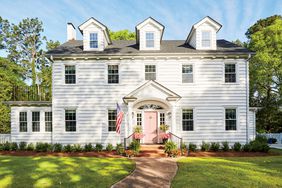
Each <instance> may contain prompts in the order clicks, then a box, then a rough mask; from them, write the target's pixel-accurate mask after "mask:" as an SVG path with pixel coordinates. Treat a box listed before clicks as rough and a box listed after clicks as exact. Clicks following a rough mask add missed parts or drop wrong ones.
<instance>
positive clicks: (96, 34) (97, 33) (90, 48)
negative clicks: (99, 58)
mask: <svg viewBox="0 0 282 188" xmlns="http://www.w3.org/2000/svg"><path fill="white" fill-rule="evenodd" d="M91 34H96V35H97V41H95V40H91ZM92 41H94V42H97V47H91V42H92ZM98 48H99V34H98V32H89V49H98Z"/></svg>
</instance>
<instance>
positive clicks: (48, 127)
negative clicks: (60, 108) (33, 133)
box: [45, 112, 52, 132]
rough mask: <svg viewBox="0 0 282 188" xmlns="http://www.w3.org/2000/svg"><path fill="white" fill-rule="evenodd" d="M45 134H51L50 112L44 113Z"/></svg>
mask: <svg viewBox="0 0 282 188" xmlns="http://www.w3.org/2000/svg"><path fill="white" fill-rule="evenodd" d="M45 132H52V112H45Z"/></svg>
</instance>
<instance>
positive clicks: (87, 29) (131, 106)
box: [10, 17, 255, 145]
mask: <svg viewBox="0 0 282 188" xmlns="http://www.w3.org/2000/svg"><path fill="white" fill-rule="evenodd" d="M221 27H222V26H221V24H219V23H218V22H217V21H215V20H213V19H212V18H210V17H205V18H204V19H202V20H201V21H199V22H198V23H196V24H195V25H193V26H192V28H191V30H190V32H189V33H187V38H186V39H184V40H163V34H164V32H165V27H164V26H163V25H162V24H161V23H159V22H158V21H156V20H155V19H153V18H151V17H149V18H148V19H146V20H144V21H143V22H141V23H139V24H138V25H137V26H136V28H135V30H136V41H135V40H131V41H127V40H120V41H112V40H111V39H110V37H109V32H108V28H107V27H106V26H105V25H104V24H102V23H101V22H99V21H97V20H96V19H94V18H90V19H89V20H87V21H86V22H84V23H83V24H81V25H80V26H79V27H78V29H79V31H80V33H81V34H82V36H83V37H82V38H83V40H76V28H75V27H74V26H73V25H72V24H71V23H68V25H67V39H68V41H67V42H66V43H64V44H62V45H61V46H59V47H58V48H56V49H54V50H51V51H49V53H48V54H49V55H50V60H52V61H53V74H52V79H53V91H52V92H53V96H52V102H28V101H20V102H17V101H11V102H10V104H11V106H12V107H11V109H12V110H11V122H12V123H11V140H12V142H21V141H25V142H52V143H63V144H68V143H80V144H85V143H102V144H107V143H112V144H115V143H121V142H123V139H124V138H126V137H128V136H130V135H131V134H132V132H133V127H134V126H136V125H141V126H142V128H143V132H144V134H145V136H144V138H143V139H142V141H141V142H142V143H145V144H147V143H158V142H160V141H161V140H160V136H159V133H160V130H159V126H160V124H167V125H169V126H170V132H171V133H173V134H175V135H177V136H178V137H181V138H182V139H183V141H184V142H185V143H195V144H198V145H199V144H201V143H202V141H206V142H222V141H228V142H229V143H230V144H232V143H234V142H240V143H246V142H248V141H250V140H252V139H254V137H255V112H254V110H252V109H251V108H250V107H249V69H248V59H249V58H250V56H251V54H252V52H250V51H248V50H247V49H245V48H243V47H239V46H237V45H235V44H233V43H231V42H228V41H226V40H218V39H217V32H218V31H219V30H220V29H221ZM183 29H186V27H185V26H184V27H183ZM117 103H118V104H119V105H120V106H121V107H122V110H123V112H124V118H123V121H122V125H121V134H117V133H116V131H115V129H116V127H115V121H116V104H117Z"/></svg>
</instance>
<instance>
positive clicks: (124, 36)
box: [110, 29, 135, 40]
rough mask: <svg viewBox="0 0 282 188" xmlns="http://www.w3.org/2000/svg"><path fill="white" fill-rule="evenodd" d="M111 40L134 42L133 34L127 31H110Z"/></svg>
mask: <svg viewBox="0 0 282 188" xmlns="http://www.w3.org/2000/svg"><path fill="white" fill-rule="evenodd" d="M110 38H111V40H135V32H131V31H129V30H127V29H125V30H120V31H110Z"/></svg>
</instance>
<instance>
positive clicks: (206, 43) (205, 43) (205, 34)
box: [202, 31, 211, 47]
mask: <svg viewBox="0 0 282 188" xmlns="http://www.w3.org/2000/svg"><path fill="white" fill-rule="evenodd" d="M210 46H211V32H210V31H202V47H210Z"/></svg>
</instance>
